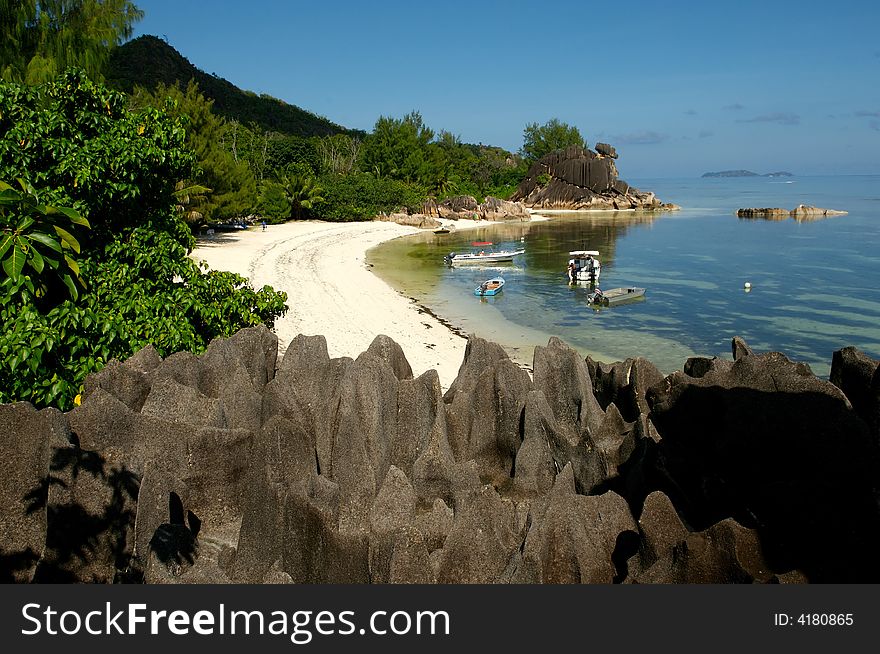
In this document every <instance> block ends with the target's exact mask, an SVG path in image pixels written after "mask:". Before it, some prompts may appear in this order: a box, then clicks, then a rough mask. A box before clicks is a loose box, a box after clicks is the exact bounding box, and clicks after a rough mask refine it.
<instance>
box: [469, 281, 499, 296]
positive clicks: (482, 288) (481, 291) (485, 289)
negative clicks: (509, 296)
mask: <svg viewBox="0 0 880 654" xmlns="http://www.w3.org/2000/svg"><path fill="white" fill-rule="evenodd" d="M503 289H504V280H503V279H502V278H501V277H495V278H494V279H487V280H486V281H485V282H483V283H482V284H480V285H479V286H477V287H476V288H475V289H474V295H479V296H480V297H483V296H485V295H498V294H499V293H500V292H501V291H502V290H503Z"/></svg>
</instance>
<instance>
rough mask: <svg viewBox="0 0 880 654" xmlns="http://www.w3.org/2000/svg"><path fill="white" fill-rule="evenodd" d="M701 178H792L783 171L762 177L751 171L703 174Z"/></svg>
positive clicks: (765, 174) (723, 171)
mask: <svg viewBox="0 0 880 654" xmlns="http://www.w3.org/2000/svg"><path fill="white" fill-rule="evenodd" d="M703 177H793V175H792V174H791V173H789V172H786V171H784V170H780V171H778V172H775V173H764V174H763V175H759V174H758V173H753V172H752V171H751V170H722V171H719V172H717V173H703Z"/></svg>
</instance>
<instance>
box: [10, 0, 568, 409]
mask: <svg viewBox="0 0 880 654" xmlns="http://www.w3.org/2000/svg"><path fill="white" fill-rule="evenodd" d="M0 10H2V11H0V79H2V81H0V321H2V325H3V327H2V331H0V402H9V401H14V400H29V401H31V402H32V403H33V404H34V405H36V406H38V407H43V406H50V405H54V406H58V407H59V408H61V409H69V408H70V407H71V406H72V404H73V402H74V398H75V396H76V395H77V393H79V392H80V390H81V386H82V383H83V380H84V378H85V376H86V375H87V374H89V373H91V372H95V371H97V370H99V369H100V368H101V367H103V366H104V365H105V364H106V363H107V361H109V360H110V359H111V358H118V359H125V358H126V357H128V356H130V355H131V354H133V353H134V352H135V351H137V350H138V349H140V348H142V347H143V346H145V345H147V344H152V345H154V346H155V347H156V348H157V350H158V351H159V353H160V354H161V355H163V356H166V355H168V354H171V353H172V352H177V351H191V352H196V353H198V352H200V351H202V350H203V349H204V348H205V347H206V346H207V344H208V342H209V341H210V340H211V339H212V338H215V337H217V336H225V335H231V334H232V333H234V332H235V331H237V330H238V329H240V328H242V327H246V326H251V325H256V324H260V323H264V324H267V325H269V326H272V324H273V321H274V320H275V319H276V318H277V317H278V316H280V315H282V314H283V312H284V311H286V310H287V306H286V304H285V303H286V300H287V297H286V295H285V294H284V293H277V292H275V291H274V290H273V289H271V288H270V287H264V288H263V289H261V290H255V289H253V288H252V287H251V286H250V285H249V283H248V281H247V280H246V279H244V278H242V277H240V276H238V275H235V274H232V273H225V272H216V271H209V270H207V269H202V268H201V267H200V266H199V265H198V264H196V263H195V262H194V261H192V260H191V259H190V258H189V256H188V253H189V252H190V251H191V249H192V247H193V245H194V239H193V232H194V231H196V230H197V229H198V227H199V226H201V225H203V224H204V223H206V222H213V221H223V220H227V219H230V218H235V217H240V216H244V215H247V214H250V213H252V212H254V211H257V212H259V213H260V214H261V215H262V216H264V217H265V218H266V219H268V220H270V221H272V222H281V221H285V220H290V219H301V218H321V219H326V220H334V221H346V220H367V219H370V218H371V217H373V216H375V215H377V214H379V213H381V212H389V211H393V210H397V209H399V208H401V207H406V208H408V209H411V210H416V209H418V208H420V207H421V206H422V205H423V203H424V202H425V200H426V199H428V198H431V199H435V200H442V199H443V198H445V197H447V196H451V195H458V194H467V195H473V196H475V197H477V198H480V199H482V198H483V197H485V196H487V195H494V196H498V197H508V196H509V195H510V194H511V193H512V192H513V191H514V189H515V187H516V185H517V183H518V182H519V181H520V179H521V178H522V177H523V175H524V173H525V171H526V167H527V166H528V164H529V161H530V160H531V159H533V158H536V157H537V156H540V154H541V151H542V150H543V149H546V148H548V147H552V146H554V145H556V144H559V147H562V146H564V145H568V144H570V142H571V141H572V140H574V141H578V140H579V141H581V142H582V139H580V135H579V133H577V130H576V129H574V128H570V127H569V126H567V125H565V124H562V123H559V122H558V121H555V120H554V121H551V122H550V123H547V124H546V125H544V126H543V127H539V126H537V125H536V124H535V125H529V126H527V128H526V132H525V134H524V136H525V140H526V143H525V145H524V147H523V150H522V156H519V155H515V154H512V153H510V152H507V151H505V150H503V149H501V148H495V147H489V146H483V145H479V146H477V145H471V144H465V143H462V142H461V141H460V139H458V138H457V137H456V136H454V135H453V134H451V133H449V132H445V131H440V132H439V133H437V132H435V131H434V130H432V129H431V128H429V127H428V126H427V125H425V124H424V122H423V120H422V117H421V115H420V114H419V113H418V112H415V111H414V112H411V113H409V114H407V115H405V116H403V117H402V118H394V117H386V116H382V117H380V118H379V119H378V120H377V121H376V124H375V126H374V128H373V130H372V132H371V133H369V134H365V133H363V132H359V131H356V130H347V129H345V128H343V127H341V126H339V125H335V124H334V123H332V122H330V121H328V120H326V119H324V118H321V117H319V116H315V115H314V114H311V113H309V112H307V111H304V110H302V109H299V108H298V107H294V106H292V105H288V104H286V103H284V102H282V101H280V100H276V99H274V98H270V97H267V96H259V97H258V96H256V95H255V94H253V93H249V92H246V91H241V90H239V89H237V88H236V87H234V86H233V85H232V84H230V83H229V82H227V81H226V80H223V79H221V78H219V77H217V76H216V75H208V74H206V73H203V72H202V71H199V70H198V69H196V68H195V67H194V66H192V65H191V64H190V63H189V62H188V61H187V60H186V59H184V58H183V57H182V56H181V55H180V54H179V53H177V52H176V51H175V50H174V49H173V48H171V47H170V46H168V45H167V44H166V43H164V42H163V41H161V40H159V39H156V38H155V37H141V38H139V39H136V40H134V41H132V42H130V43H128V44H126V45H125V46H122V47H117V46H118V45H119V44H120V43H121V42H122V41H123V40H124V39H125V38H127V37H128V36H130V34H131V29H132V25H133V24H134V22H136V21H137V20H139V19H140V18H141V16H142V13H141V12H140V10H139V9H138V8H137V7H136V6H135V5H134V3H132V2H130V1H129V0H0ZM71 66H73V67H71ZM65 71H66V72H65ZM105 76H106V79H107V80H109V81H110V82H111V83H112V84H113V85H114V86H115V87H116V88H117V89H123V90H124V91H125V93H122V92H120V91H118V90H113V89H111V88H107V87H106V86H104V85H103V84H102V83H101V80H102V79H105Z"/></svg>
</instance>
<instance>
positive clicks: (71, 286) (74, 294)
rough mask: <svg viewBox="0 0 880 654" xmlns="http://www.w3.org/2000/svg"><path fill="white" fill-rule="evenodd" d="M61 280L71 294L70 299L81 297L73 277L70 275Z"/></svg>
mask: <svg viewBox="0 0 880 654" xmlns="http://www.w3.org/2000/svg"><path fill="white" fill-rule="evenodd" d="M61 280H62V281H63V282H64V285H65V286H66V287H67V290H68V291H69V292H70V297H71V298H73V299H74V300H76V299H77V298H78V297H79V292H78V291H77V290H76V283H75V282H74V281H73V277H71V276H70V275H64V277H62V278H61ZM63 333H64V332H63V331H62V337H63Z"/></svg>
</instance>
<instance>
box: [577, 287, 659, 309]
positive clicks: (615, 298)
mask: <svg viewBox="0 0 880 654" xmlns="http://www.w3.org/2000/svg"><path fill="white" fill-rule="evenodd" d="M587 297H588V299H589V302H590V304H593V305H596V306H600V307H613V306H616V305H618V304H623V303H624V302H630V301H632V300H638V299H640V298H643V297H645V289H643V288H639V287H638V286H627V287H624V288H612V289H611V290H609V291H603V290H601V289H598V288H597V289H596V290H595V291H593V292H592V293H590V294H589V296H587Z"/></svg>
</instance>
